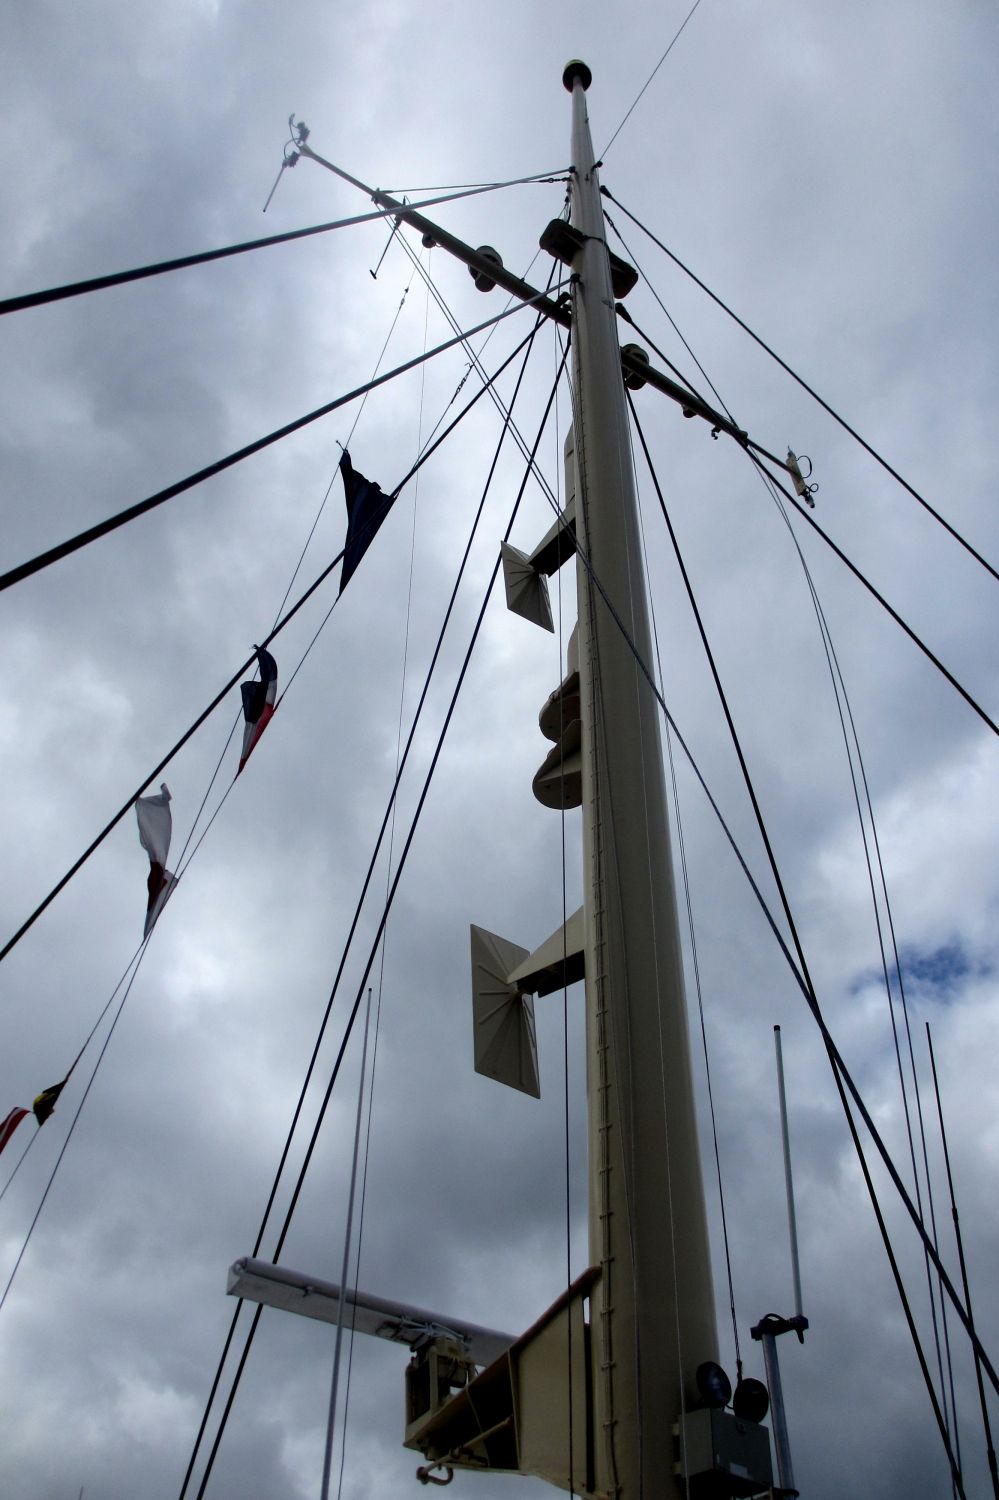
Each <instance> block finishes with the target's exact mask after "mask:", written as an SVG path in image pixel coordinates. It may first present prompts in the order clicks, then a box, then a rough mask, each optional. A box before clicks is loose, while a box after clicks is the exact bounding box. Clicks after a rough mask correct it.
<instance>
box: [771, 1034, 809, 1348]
mask: <svg viewBox="0 0 999 1500" xmlns="http://www.w3.org/2000/svg"><path fill="white" fill-rule="evenodd" d="M774 1050H775V1051H776V1053H777V1095H778V1098H779V1099H780V1138H781V1143H782V1145H783V1147H784V1188H785V1190H786V1192H787V1230H788V1234H789V1236H790V1239H791V1276H792V1278H793V1280H794V1311H795V1316H796V1317H799V1318H800V1317H801V1316H802V1312H803V1309H802V1305H801V1267H800V1264H799V1262H798V1224H797V1220H796V1219H795V1215H794V1183H793V1181H792V1178H791V1138H790V1135H789V1134H788V1128H787V1097H786V1095H785V1093H784V1054H783V1052H782V1051H781V1045H780V1027H779V1026H775V1027H774Z"/></svg>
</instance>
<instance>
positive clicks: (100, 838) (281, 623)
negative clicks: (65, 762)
mask: <svg viewBox="0 0 999 1500" xmlns="http://www.w3.org/2000/svg"><path fill="white" fill-rule="evenodd" d="M535 331H536V330H532V331H531V332H530V333H528V334H527V335H526V336H525V337H524V338H523V339H521V341H520V343H519V344H518V345H517V346H516V348H515V349H514V350H513V352H512V353H511V354H509V355H508V356H507V357H506V359H505V360H504V361H503V363H502V364H501V365H500V366H499V368H498V369H497V370H496V372H495V373H494V374H493V375H491V376H490V377H489V378H488V380H487V381H486V383H485V384H484V385H483V386H482V387H481V388H480V389H479V390H478V391H476V392H475V394H474V395H473V396H472V397H471V399H470V400H469V401H468V402H466V404H465V405H464V406H463V407H462V409H461V411H460V412H459V413H458V415H457V416H456V417H455V418H454V419H453V420H452V421H451V422H450V423H449V424H448V426H447V427H446V428H445V429H444V431H443V432H442V433H441V435H440V438H439V439H438V441H437V442H435V443H434V444H433V446H432V447H429V448H428V449H427V450H426V451H425V453H423V454H422V455H421V457H420V459H419V462H418V463H417V464H416V465H414V467H413V468H412V469H411V470H410V471H409V473H408V474H406V475H405V476H404V478H403V479H402V480H400V482H399V484H398V485H397V486H396V489H395V491H394V492H393V493H394V494H398V492H399V491H400V490H401V489H402V487H403V485H404V484H405V483H406V482H407V481H408V480H409V479H411V478H412V476H413V475H414V474H415V473H416V470H417V469H418V468H419V467H420V464H423V463H426V461H427V459H428V458H429V457H430V455H431V453H433V451H434V449H435V448H437V447H438V446H439V444H440V443H441V442H443V441H444V438H445V437H447V436H448V435H449V433H451V432H453V431H454V429H455V428H456V427H457V425H458V423H459V422H460V421H462V419H463V418H464V417H466V416H467V415H468V413H469V412H470V411H471V409H472V407H473V406H474V405H475V404H476V402H477V401H479V400H481V398H482V397H483V396H484V395H485V394H486V391H487V389H489V388H490V387H491V386H492V385H493V384H494V383H495V381H497V380H498V379H499V377H500V376H501V375H502V374H503V372H504V371H505V370H506V369H507V368H508V366H509V365H511V364H512V363H513V361H514V360H515V359H516V357H517V355H518V354H520V353H521V351H522V350H523V349H524V347H525V345H527V344H529V343H530V341H531V340H532V339H533V337H534V333H535ZM369 524H370V523H369ZM363 534H364V531H363V528H362V531H361V533H360V535H361V536H363ZM342 560H343V552H342V551H340V552H338V553H337V555H336V557H334V559H333V561H332V562H331V563H328V564H327V566H326V567H325V568H324V569H323V570H322V572H321V573H320V574H319V575H318V577H317V578H315V579H314V580H313V582H312V583H311V584H310V585H309V587H308V588H307V589H306V590H305V592H304V594H302V595H300V596H299V598H298V600H297V601H296V603H295V604H294V605H293V606H292V608H291V609H290V610H288V612H287V614H284V615H282V616H281V617H280V618H279V619H278V620H277V621H275V624H274V628H273V629H272V630H271V632H270V634H269V635H267V636H265V637H264V639H263V640H262V641H261V643H260V644H261V645H262V646H269V645H270V643H271V641H273V640H274V639H275V637H276V636H278V635H280V633H281V631H282V630H283V629H284V627H285V626H286V625H287V624H289V623H290V621H291V620H292V619H294V617H295V615H297V613H298V611H299V610H300V609H301V608H302V606H303V605H304V604H305V603H306V602H307V601H308V600H309V599H310V598H311V597H312V595H313V594H314V593H315V592H316V590H317V589H318V588H319V586H320V585H321V584H322V583H324V582H325V580H326V579H327V578H328V577H329V575H330V573H331V572H332V571H333V569H334V568H335V567H336V566H337V564H338V563H339V562H341V561H342ZM256 659H257V658H256V652H255V651H254V653H253V655H252V656H249V657H248V658H247V659H246V661H245V662H244V663H243V665H242V666H241V667H239V668H238V670H237V671H235V672H234V673H233V675H232V676H231V677H230V678H229V681H228V682H227V683H226V684H225V686H224V687H223V688H221V689H220V691H219V692H218V693H217V694H216V695H215V697H214V698H213V699H212V701H211V703H209V704H208V707H207V708H205V709H204V710H203V711H202V712H201V713H200V714H199V715H198V717H197V718H196V719H195V720H194V723H193V724H191V725H190V727H189V728H188V729H186V730H185V731H184V733H183V734H182V735H181V737H180V739H179V740H178V741H177V743H176V744H175V745H173V746H172V747H171V749H170V750H168V751H167V753H166V755H164V756H163V758H162V760H161V761H160V762H159V763H158V764H157V765H156V766H154V767H153V769H152V770H151V771H150V772H149V775H148V776H147V777H146V779H145V781H143V782H142V784H141V786H139V787H138V788H137V789H136V790H135V792H133V794H132V796H131V797H130V798H129V799H128V801H127V802H124V803H123V804H122V806H121V807H120V808H119V809H118V811H117V812H116V813H115V814H114V816H113V817H112V818H111V819H110V820H109V821H108V822H107V823H106V824H105V825H104V827H103V828H102V829H101V831H100V833H99V834H98V835H97V837H96V838H95V839H94V840H93V841H92V842H91V843H90V844H88V846H87V848H86V849H84V851H83V853H82V854H81V855H80V857H79V859H77V860H76V861H75V863H74V864H72V865H71V866H70V868H69V869H68V870H67V871H66V873H65V875H63V877H62V879H61V880H59V881H58V882H57V883H56V884H55V885H54V886H53V887H52V889H51V890H50V891H49V893H48V895H47V896H46V897H45V899H44V900H43V901H41V902H40V903H39V904H38V906H36V907H35V909H34V911H33V912H32V913H31V915H30V916H29V917H27V918H26V919H25V921H24V922H22V923H21V926H20V927H19V928H18V929H17V931H16V932H15V933H14V935H13V936H12V937H10V938H8V940H7V942H6V943H5V944H4V946H3V947H2V948H0V962H2V961H3V959H5V958H6V956H7V954H8V953H9V952H10V950H11V949H12V948H13V947H14V946H15V944H16V943H18V942H20V940H21V938H22V937H24V934H25V933H26V932H27V931H28V929H29V928H30V927H32V926H33V925H34V923H35V922H36V921H37V920H38V918H39V917H40V916H41V915H42V913H43V912H44V911H45V909H46V907H48V906H49V905H50V904H51V903H52V902H53V901H54V900H55V898H56V896H58V894H59V892H60V891H61V890H63V888H64V887H65V886H66V885H68V884H69V882H70V881H71V880H72V878H73V876H74V875H75V874H76V873H77V871H78V870H79V869H81V868H82V866H83V865H85V864H86V862H87V860H88V859H89V858H90V856H91V855H92V854H93V853H94V851H95V850H96V849H98V848H99V847H100V845H101V844H102V843H103V842H104V840H105V839H106V838H107V836H108V834H110V833H111V832H112V830H113V829H114V828H115V827H116V826H117V825H118V823H120V822H121V820H122V818H123V817H125V815H126V813H128V812H129V811H130V809H131V808H132V807H133V806H134V804H135V799H136V798H137V797H141V796H142V793H143V792H144V791H145V790H146V788H147V787H148V786H150V785H151V784H152V783H153V782H154V781H155V780H156V778H157V776H159V774H160V772H161V771H163V770H164V769H165V768H166V766H168V765H169V764H170V762H171V761H172V760H173V758H174V756H175V755H176V754H177V753H178V751H180V750H182V749H183V747H184V746H185V745H186V744H187V742H188V740H189V739H191V737H192V735H194V734H195V733H196V731H197V730H198V729H200V728H201V726H202V724H204V722H205V720H206V719H208V718H209V717H210V716H211V715H212V714H213V713H214V712H215V710H216V708H218V706H219V704H220V703H221V702H222V700H223V698H225V696H226V695H227V693H230V692H231V691H232V689H233V688H234V687H235V686H236V684H237V683H238V682H239V680H240V678H241V677H242V676H243V674H244V673H245V672H248V671H249V670H250V668H251V667H252V666H253V665H254V663H255V662H256Z"/></svg>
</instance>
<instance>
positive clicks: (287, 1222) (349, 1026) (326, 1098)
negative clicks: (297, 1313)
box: [198, 361, 564, 1500]
mask: <svg viewBox="0 0 999 1500" xmlns="http://www.w3.org/2000/svg"><path fill="white" fill-rule="evenodd" d="M562 368H564V361H563V366H562ZM561 373H562V370H561V368H560V371H559V376H558V377H557V379H556V385H557V383H558V379H560V378H561ZM553 398H554V388H553V391H552V396H550V397H549V399H548V402H547V404H546V406H545V410H544V415H543V416H542V419H541V424H540V427H539V429H538V436H537V439H536V441H535V444H534V448H533V450H532V459H533V456H534V453H536V451H537V447H538V444H539V443H540V441H541V437H542V434H543V432H544V429H545V426H546V425H547V421H548V415H549V412H550V411H551V407H552V401H553ZM531 472H532V464H528V466H527V469H526V471H525V474H524V478H523V480H522V481H521V484H520V488H519V490H518V492H517V497H516V499H515V501H514V505H513V510H512V512H511V515H510V520H509V523H508V524H507V528H506V531H505V533H504V536H503V540H504V541H506V540H507V538H508V537H509V535H510V532H511V531H512V529H513V524H514V521H515V520H516V517H517V512H518V510H519V509H520V502H521V500H522V499H523V495H524V491H525V489H526V488H527V481H528V479H529V477H530V475H531ZM499 569H500V558H499V556H497V558H496V561H495V563H494V564H493V569H492V573H491V574H490V577H489V582H488V584H487V586H486V591H485V595H484V598H483V600H482V605H481V607H480V609H479V613H478V616H477V617H476V621H475V625H474V628H473V630H472V634H471V638H470V640H469V643H468V648H467V650H466V652H465V656H464V659H463V661H462V664H461V668H460V670H459V673H458V677H457V681H456V683H455V686H454V690H453V692H452V695H451V701H450V703H449V704H448V708H447V712H446V714H445V716H444V721H443V724H442V727H441V730H440V734H439V736H438V739H437V744H436V746H435V748H434V753H433V756H432V757H431V761H430V766H429V768H428V770H427V774H426V777H425V779H424V783H423V787H422V789H421V792H420V796H419V798H418V800H417V804H416V808H415V811H414V813H413V817H412V820H411V822H410V827H409V832H408V834H407V835H406V842H405V844H404V846H403V850H402V854H401V855H400V858H399V865H398V868H397V870H396V873H395V875H394V877H393V880H392V885H391V889H390V892H389V896H388V899H387V900H386V903H385V906H384V909H383V911H382V915H381V917H380V919H379V922H378V927H377V931H376V933H375V936H374V939H373V940H372V944H371V948H370V950H369V954H368V958H367V961H366V963H365V967H364V972H363V974H362V976H361V980H360V986H359V988H358V991H357V995H356V997H355V1000H354V1003H353V1006H352V1008H351V1011H350V1014H349V1016H348V1018H347V1022H346V1025H345V1028H344V1033H343V1037H342V1040H341V1043H340V1047H339V1049H338V1051H337V1056H336V1060H335V1062H334V1064H333V1069H332V1072H331V1074H330V1079H329V1082H328V1084H327V1086H326V1090H325V1092H324V1094H323V1100H322V1103H321V1105H320V1108H319V1113H318V1117H317V1119H316V1122H315V1125H314V1126H313V1130H312V1134H311V1136H310V1138H309V1144H308V1147H307V1148H306V1152H305V1157H304V1159H303V1162H302V1165H301V1167H300V1169H299V1173H298V1177H297V1179H296V1182H295V1188H294V1191H293V1193H292V1196H291V1202H290V1204H289V1207H288V1209H287V1212H286V1214H285V1218H284V1223H283V1225H282V1228H281V1233H280V1235H279V1236H278V1241H277V1245H276V1247H275V1251H274V1256H273V1260H274V1263H275V1264H276V1263H277V1260H278V1257H279V1256H280V1254H281V1251H282V1249H283V1247H284V1242H285V1239H286V1237H287V1234H288V1231H289V1229H290V1228H291V1221H292V1217H293V1215H294V1212H295V1209H296V1207H297V1204H298V1199H299V1195H300V1194H301V1190H302V1185H303V1183H304V1181H305V1176H306V1173H307V1172H308V1169H309V1164H310V1162H311V1160H312V1155H313V1152H314V1150H315V1147H316V1142H317V1140H318V1138H319V1132H320V1130H321V1128H322V1125H323V1121H324V1119H325V1117H326V1111H327V1109H328V1107H329V1102H330V1099H331V1098H332V1095H333V1088H334V1085H335V1083H336V1080H337V1076H338V1074H339V1071H340V1066H341V1063H342V1061H343V1057H344V1053H345V1052H346V1049H347V1043H348V1042H349V1040H350V1035H351V1031H352V1030H353V1026H354V1021H355V1020H356V1018H357V1013H358V1010H359V1009H360V1004H361V998H362V995H363V990H364V986H365V985H366V984H367V982H368V976H369V974H370V972H371V967H372V965H373V963H374V959H375V954H376V953H377V951H378V946H379V944H380V942H381V939H382V934H383V932H384V930H385V925H386V923H387V921H388V917H389V912H390V910H391V907H392V903H393V901H394V899H395V894H396V891H397V890H398V888H399V882H400V880H401V878H402V874H403V870H404V869H405V865H406V860H407V858H408V855H409V851H410V848H411V847H412V843H413V839H414V837H415V834H416V829H417V826H418V824H419V820H420V815H421V814H422V811H423V807H424V804H425V802H426V799H427V795H428V793H429V791H430V784H431V781H432V779H433V775H434V772H435V770H436V768H437V763H438V761H439V760H440V756H441V752H442V750H443V748H444V740H445V738H446V735H447V731H448V728H449V726H450V723H451V719H452V718H453V716H454V710H455V707H456V705H457V702H458V696H459V694H460V692H461V688H462V685H463V683H464V680H465V675H466V673H467V671H468V666H469V663H470V661H471V659H472V652H473V651H474V649H475V644H476V641H477V640H478V636H479V631H480V630H481V628H482V622H483V620H484V618H485V613H486V608H487V606H488V604H489V600H490V598H491V596H492V591H493V588H494V586H495V583H496V578H497V576H498V574H499ZM428 681H429V679H428ZM386 816H387V815H386ZM383 828H384V823H383ZM342 968H343V960H341V967H340V970H339V971H338V974H339V973H340V972H342ZM334 983H336V981H334ZM331 1003H332V996H331ZM262 1308H263V1304H260V1306H259V1307H258V1308H257V1313H256V1316H255V1317H254V1319H253V1323H252V1324H251V1326H250V1331H249V1334H248V1336H247V1342H246V1346H245V1348H244V1350H243V1353H242V1356H241V1358H240V1363H239V1366H238V1369H237V1372H236V1376H235V1378H234V1382H233V1386H232V1389H231V1390H230V1392H229V1396H228V1399H227V1401H226V1405H225V1409H224V1410H223V1413H222V1418H221V1421H220V1425H219V1429H218V1431H217V1432H216V1435H215V1441H214V1443H213V1445H212V1450H211V1453H210V1454H209V1457H208V1463H207V1466H206V1469H205V1473H204V1475H203V1477H202V1481H201V1486H200V1488H199V1490H198V1500H202V1497H203V1495H204V1492H205V1487H206V1485H207V1483H208V1479H209V1476H210V1474H211V1470H212V1467H213V1465H214V1462H215V1456H216V1454H217V1452H218V1448H219V1444H220V1443H221V1440H222V1434H223V1432H224V1430H225V1426H226V1423H227V1422H228V1418H229V1413H230V1412H231V1410H232V1405H233V1402H234V1400H235V1397H236V1390H237V1388H238V1384H239V1379H240V1377H241V1375H242V1371H243V1369H244V1368H245V1364H246V1359H247V1356H248V1354H249V1350H250V1344H251V1342H252V1339H253V1336H254V1333H255V1332H256V1328H257V1324H258V1322H259V1318H260V1313H261V1311H262ZM237 1311H238V1308H237Z"/></svg>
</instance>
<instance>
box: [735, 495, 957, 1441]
mask: <svg viewBox="0 0 999 1500" xmlns="http://www.w3.org/2000/svg"><path fill="white" fill-rule="evenodd" d="M760 479H761V481H762V482H763V483H764V486H765V488H766V489H767V492H768V494H770V496H771V498H772V499H773V502H774V505H775V506H776V509H777V512H778V514H779V516H780V517H781V520H782V521H783V522H784V525H785V526H786V527H787V530H788V533H789V535H790V537H791V541H792V543H793V545H794V548H795V551H796V553H797V556H798V560H799V562H800V564H801V568H802V571H803V573H804V577H805V581H806V584H807V586H808V590H809V594H810V596H811V600H812V607H813V609H814V611H815V616H816V620H817V622H818V626H819V634H820V638H821V641H822V645H823V649H824V652H825V658H826V666H827V668H828V671H829V676H830V680H831V682H832V688H833V696H834V699H835V702H836V710H837V714H838V717H839V723H840V731H841V733H842V736H843V744H844V747H845V749H846V757H847V765H848V768H849V772H850V782H851V786H852V789H853V798H854V805H855V807H856V811H857V820H858V823H859V825H860V836H861V841H862V843H863V848H864V860H865V864H866V868H867V879H868V884H869V886H870V891H871V903H872V906H873V910H874V922H875V928H876V932H877V940H878V948H879V952H880V955H881V970H882V974H883V977H884V984H885V994H886V996H887V1000H888V1015H889V1019H890V1022H891V1031H892V1041H893V1045H894V1051H895V1061H896V1065H897V1069H898V1079H899V1088H900V1092H901V1095H902V1109H903V1113H904V1117H905V1130H906V1137H907V1140H908V1145H909V1159H910V1161H911V1163H912V1179H913V1185H914V1188H915V1193H916V1208H917V1209H918V1211H919V1214H920V1216H922V1214H923V1202H922V1193H921V1190H920V1179H919V1169H918V1167H917V1164H916V1146H915V1138H914V1135H913V1127H912V1116H911V1111H910V1108H909V1097H908V1088H907V1085H906V1080H905V1074H904V1069H903V1063H902V1052H901V1046H900V1042H899V1035H898V1027H897V1025H896V1021H895V1009H894V997H893V992H892V982H891V978H890V977H889V972H888V955H887V951H886V945H885V934H884V926H883V924H882V921H881V911H880V904H879V892H880V901H881V902H883V903H884V907H885V913H886V917H887V923H888V928H889V932H890V937H891V944H892V949H893V955H894V956H893V973H894V977H895V982H896V985H897V987H898V991H899V996H900V1000H901V1006H902V1014H903V1018H904V1022H905V1031H906V1036H907V1038H908V1050H909V1062H910V1067H911V1070H912V1080H913V1089H914V1094H915V1102H916V1114H917V1122H918V1127H919V1135H920V1140H921V1143H922V1158H923V1172H924V1176H925V1179H926V1194H927V1203H928V1206H929V1211H930V1232H931V1234H932V1236H933V1243H934V1245H935V1247H936V1249H937V1250H938V1251H939V1249H940V1240H939V1236H938V1233H937V1222H936V1208H935V1205H934V1201H933V1184H932V1179H931V1177H930V1166H929V1154H928V1150H927V1144H926V1130H925V1125H924V1121H923V1108H922V1098H921V1093H920V1088H919V1074H918V1072H917V1070H916V1060H915V1055H914V1052H913V1045H912V1030H911V1027H910V1024H909V1010H908V1004H907V1001H906V994H905V983H904V979H903V975H902V965H901V961H900V958H899V952H898V944H897V941H896V938H895V926H894V920H893V918H892V910H891V901H890V899H889V896H888V884H887V879H886V876H885V869H884V863H883V861H882V858H881V848H880V843H879V840H878V832H877V822H876V819H875V816H874V805H873V800H872V798H871V793H870V786H869V783H868V780H867V770H866V767H865V765H864V757H863V752H862V750H861V748H860V738H859V735H858V733H857V726H856V722H855V720H854V716H853V709H852V707H851V704H850V698H849V694H848V693H847V688H846V681H845V679H844V677H843V671H842V668H841V666H840V662H839V657H838V654H837V652H836V648H835V646H834V644H833V639H832V632H831V630H830V628H829V622H828V620H827V618H826V614H825V611H824V609H823V607H822V604H821V601H820V599H819V595H818V590H817V588H816V585H815V581H814V579H813V577H812V573H811V570H810V568H809V566H808V563H807V561H806V559H805V555H804V552H803V551H802V548H801V545H800V543H799V541H798V538H797V535H796V533H795V531H794V528H793V527H792V525H791V521H790V518H789V516H788V515H787V512H786V510H785V509H784V506H783V504H782V502H781V497H780V495H779V493H778V492H777V491H776V490H775V489H773V487H772V486H770V485H769V484H767V482H766V478H765V477H764V476H763V475H760ZM847 723H849V730H848V728H847ZM851 735H852V744H851ZM854 754H855V755H856V760H857V767H856V769H855V768H854ZM858 772H859V777H860V784H862V786H863V790H864V800H865V804H866V809H867V819H868V820H869V822H870V826H871V835H872V838H871V841H870V842H869V841H868V836H867V824H866V822H865V818H864V809H863V807H862V805H861V799H860V784H858ZM871 843H873V846H874V853H875V861H874V862H876V864H877V868H878V874H879V878H878V883H877V885H876V884H875V879H874V862H872V859H871ZM923 1260H924V1264H925V1267H926V1282H927V1289H928V1292H929V1299H930V1317H931V1320H932V1325H933V1342H934V1348H935V1352H936V1358H937V1368H938V1372H939V1377H940V1389H941V1396H942V1398H943V1401H944V1416H945V1420H946V1419H947V1401H946V1395H945V1391H946V1385H945V1378H944V1368H943V1367H944V1353H943V1351H942V1349H941V1340H940V1328H939V1326H938V1323H937V1311H936V1300H935V1297H934V1289H933V1278H932V1272H931V1269H930V1261H929V1257H928V1255H926V1253H925V1251H924V1255H923ZM940 1310H941V1315H942V1324H943V1343H944V1348H945V1351H946V1363H947V1368H948V1371H949V1372H950V1397H951V1410H952V1412H953V1418H954V1441H955V1456H956V1458H957V1464H958V1467H959V1468H960V1467H961V1444H960V1437H959V1435H958V1430H957V1408H956V1404H955V1401H954V1379H953V1368H952V1364H951V1354H950V1336H949V1332H948V1327H947V1307H946V1303H945V1302H944V1299H943V1292H942V1289H941V1293H940Z"/></svg>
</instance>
